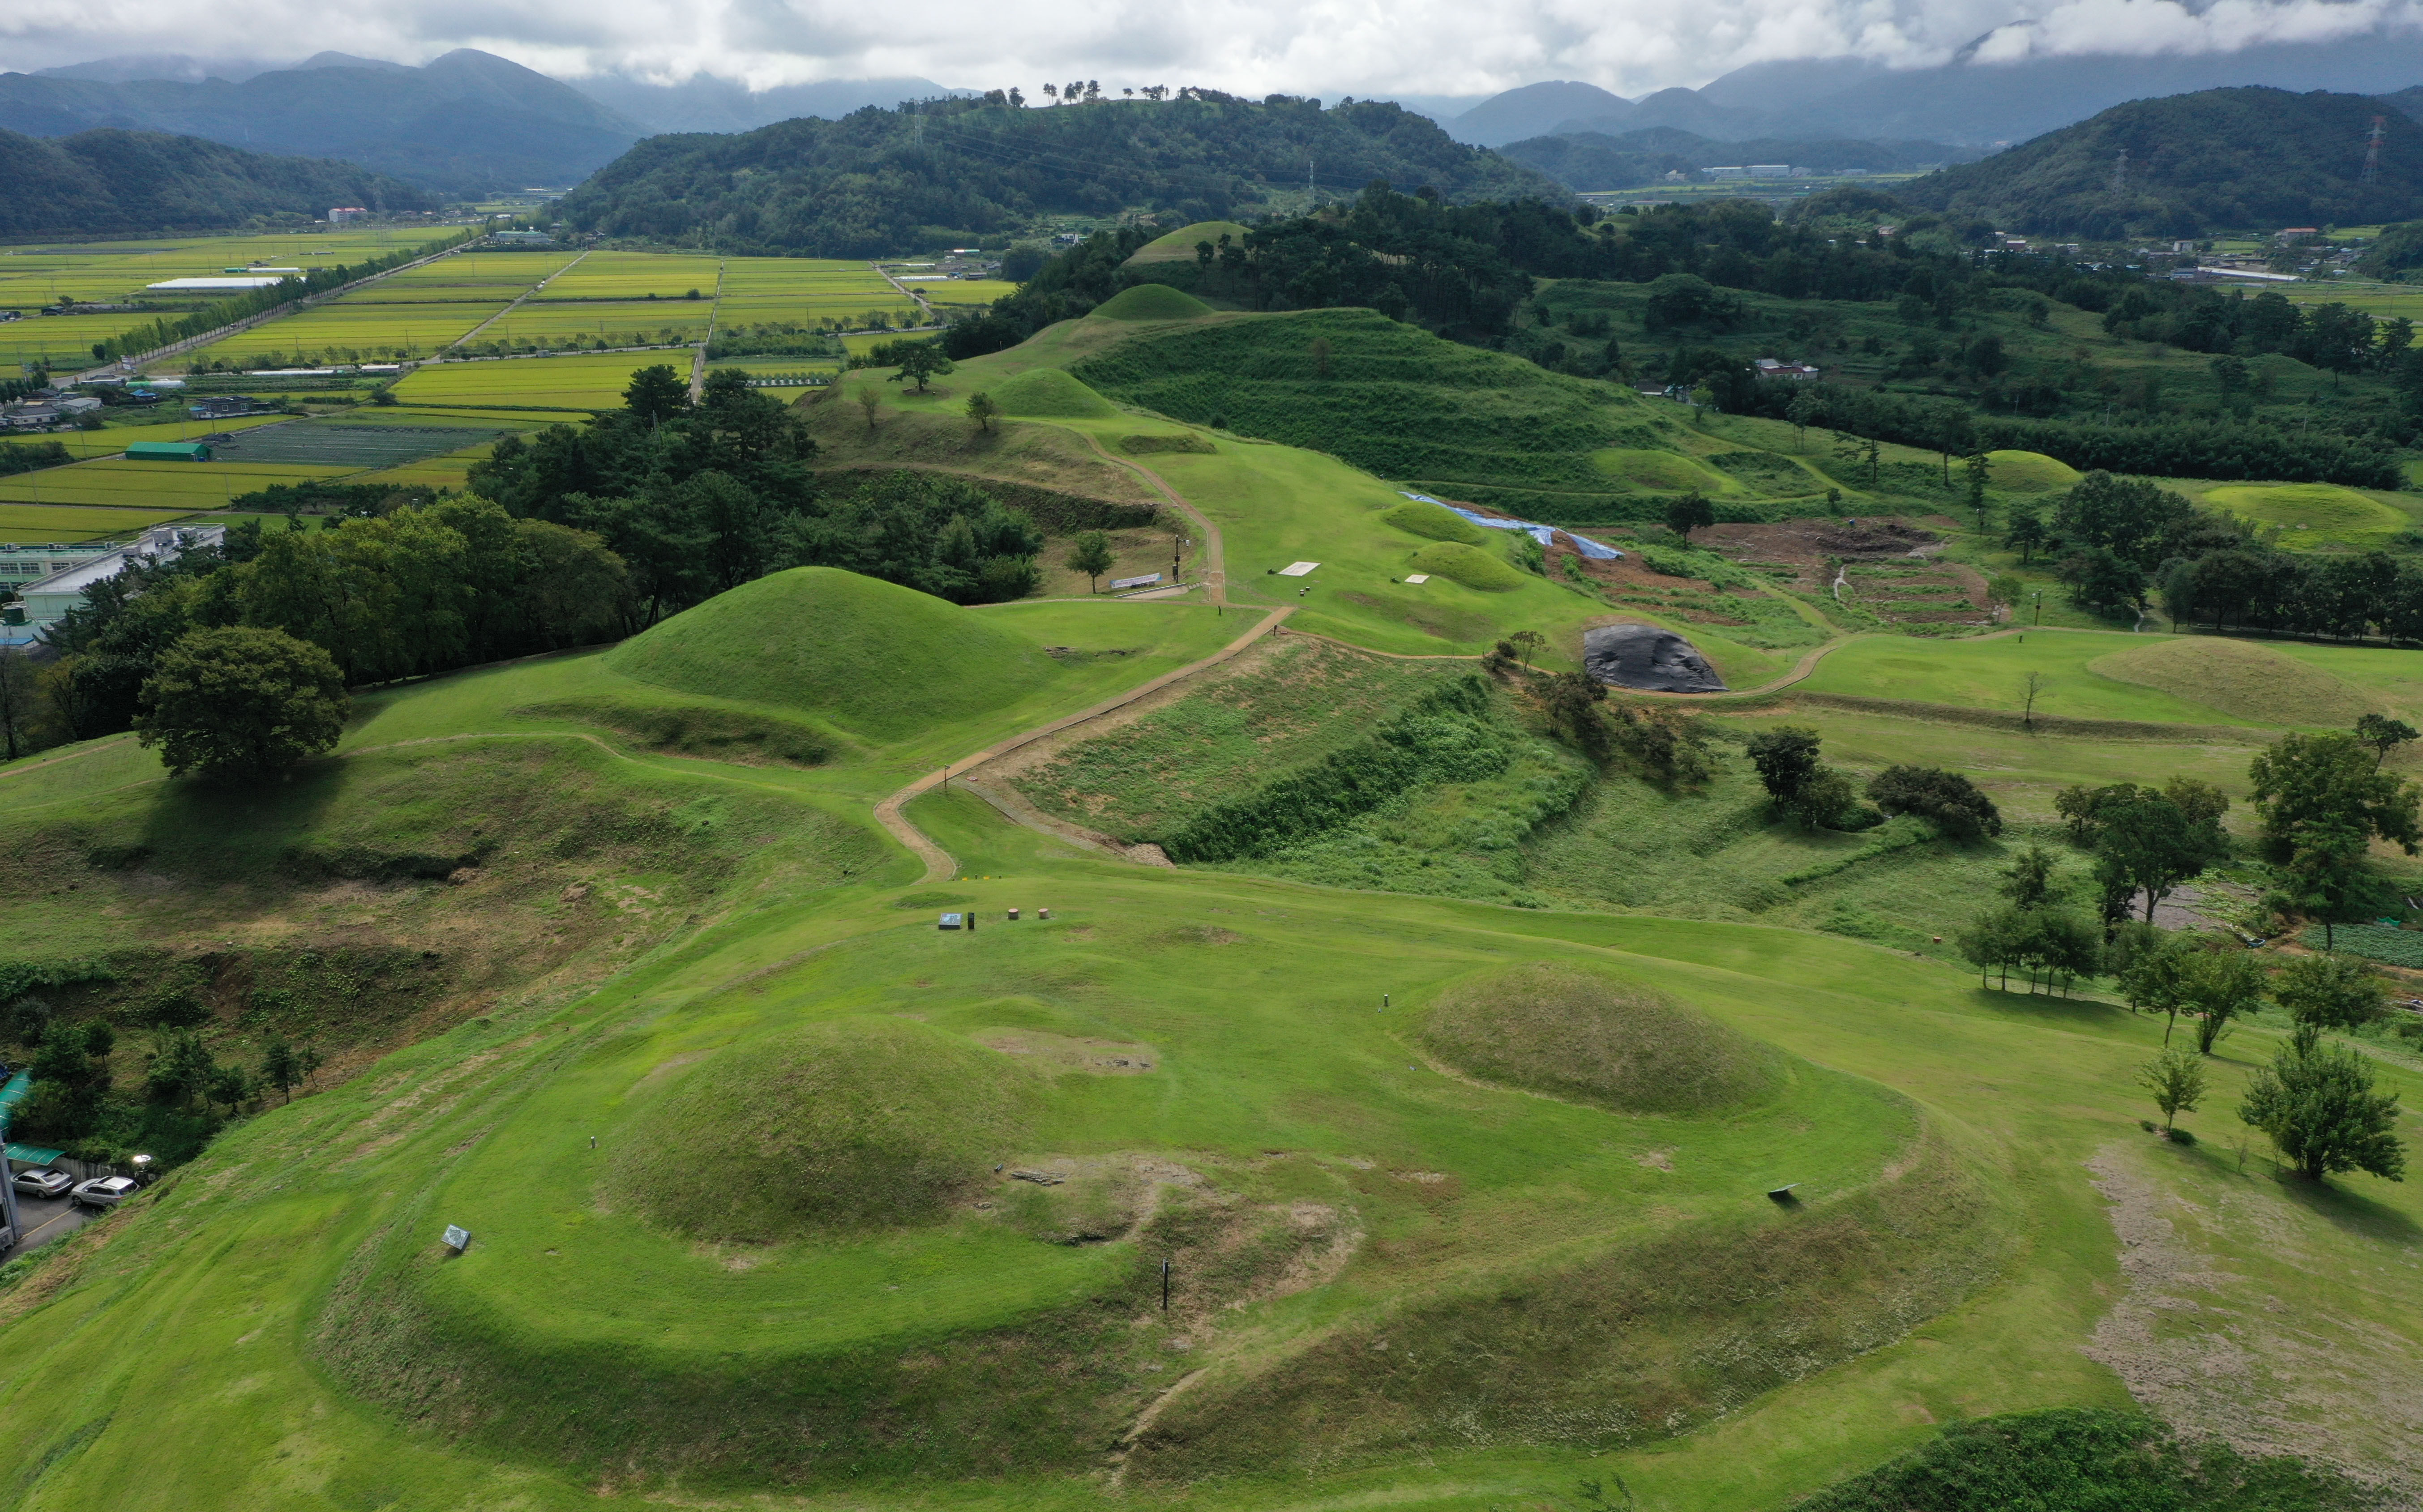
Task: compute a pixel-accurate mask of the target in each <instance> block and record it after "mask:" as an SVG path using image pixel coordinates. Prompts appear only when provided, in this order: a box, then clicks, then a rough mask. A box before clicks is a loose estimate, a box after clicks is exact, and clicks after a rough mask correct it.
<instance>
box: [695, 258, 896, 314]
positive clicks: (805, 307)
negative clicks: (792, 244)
mask: <svg viewBox="0 0 2423 1512" xmlns="http://www.w3.org/2000/svg"><path fill="white" fill-rule="evenodd" d="M870 313H879V314H881V315H882V317H883V319H884V320H886V321H887V322H890V323H894V324H901V323H907V322H909V321H911V320H914V319H915V318H916V316H915V302H914V301H913V300H911V299H909V298H907V297H906V296H904V295H903V294H902V293H901V292H900V291H899V290H897V289H895V288H894V287H893V286H892V284H891V282H890V281H889V280H887V279H886V278H885V277H884V276H882V275H881V274H879V273H877V272H876V271H875V270H874V269H873V268H871V267H869V266H867V265H866V264H865V263H863V262H841V261H832V260H823V259H814V258H733V259H730V260H727V261H726V262H725V263H724V265H723V292H722V296H721V299H719V300H718V301H717V304H716V312H715V322H716V325H717V326H718V328H719V329H722V330H727V331H738V330H743V329H746V328H748V327H751V326H757V325H766V324H802V325H809V326H820V325H839V326H857V325H867V324H872V323H873V322H872V321H870V320H869V319H868V316H869V314H870Z"/></svg>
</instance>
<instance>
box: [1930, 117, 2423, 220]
mask: <svg viewBox="0 0 2423 1512" xmlns="http://www.w3.org/2000/svg"><path fill="white" fill-rule="evenodd" d="M2376 116H2386V117H2387V118H2388V121H2387V126H2388V136H2387V140H2386V143H2385V145H2384V147H2383V150H2382V153H2381V167H2380V172H2379V174H2378V176H2377V178H2376V180H2375V181H2374V182H2371V183H2365V182H2363V181H2361V176H2362V174H2363V171H2364V160H2365V138H2366V134H2368V132H2369V131H2370V130H2371V128H2372V121H2373V118H2374V117H2376ZM2124 151H2125V152H2126V153H2127V154H2128V158H2127V161H2126V163H2125V164H2124V163H2123V162H2122V159H2121V155H2120V154H2121V153H2122V152H2124ZM1893 192H1894V193H1895V194H1896V195H1898V196H1899V197H1901V198H1903V199H1905V200H1907V201H1908V202H1909V203H1911V204H1913V205H1918V206H1922V207H1924V208H1925V209H1928V210H1940V211H1948V212H1952V213H1962V214H1969V215H1974V216H1978V217H1981V218H1984V219H1987V220H1990V221H1992V222H1993V223H1994V224H1995V226H1996V227H1997V228H2000V229H2003V230H2015V231H2024V232H2028V233H2030V234H2039V235H2059V236H2076V237H2083V238H2090V239H2095V240H2107V239H2119V238H2123V237H2131V236H2197V235H2202V234H2205V233H2207V232H2209V231H2213V230H2219V229H2225V228H2229V229H2240V228H2279V227H2283V226H2330V225H2338V226H2362V225H2368V224H2371V223H2374V222H2380V221H2400V220H2411V219H2413V218H2415V216H2416V214H2417V213H2423V125H2417V124H2416V123H2415V121H2414V120H2413V119H2411V118H2408V117H2406V116H2404V115H2402V114H2399V113H2398V112H2397V111H2396V110H2395V109H2394V108H2392V107H2390V106H2388V105H2387V104H2385V103H2384V102H2382V101H2378V100H2373V99H2370V98H2368V97H2367V96H2364V95H2345V94H2330V93H2327V92H2324V91H2320V90H2317V91H2315V92H2314V93H2312V94H2291V93H2289V92H2288V91H2287V90H2285V89H2259V88H2248V89H2206V90H2203V91H2201V92H2199V93H2196V94H2186V95H2173V96H2170V97H2168V98H2167V99H2162V100H2136V101H2131V102H2129V103H2128V104H2125V105H2114V107H2113V108H2111V109H2110V110H2107V111H2105V112H2103V114H2101V115H2099V116H2097V117H2095V118H2093V119H2091V120H2084V121H2081V122H2079V123H2078V124H2077V125H2075V126H2067V127H2064V128H2063V129H2062V130H2060V131H2057V132H2051V133H2048V134H2045V135H2043V136H2039V137H2037V138H2036V139H2035V140H2034V141H2032V142H2027V143H2024V144H2022V145H2020V146H2019V147H2015V148H2013V149H2011V150H2009V151H2007V152H2003V153H2000V154H1998V155H1996V156H1994V157H1990V158H1987V159H1986V160H1985V161H1984V162H1981V163H1969V164H1963V165H1959V166H1957V167H1951V168H1946V169H1944V170H1942V171H1941V172H1940V173H1931V174H1928V175H1927V176H1926V177H1925V178H1923V179H1915V180H1912V181H1910V182H1908V183H1907V184H1903V185H1899V186H1897V187H1896V188H1895V189H1894V191H1893Z"/></svg>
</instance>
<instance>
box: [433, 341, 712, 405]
mask: <svg viewBox="0 0 2423 1512" xmlns="http://www.w3.org/2000/svg"><path fill="white" fill-rule="evenodd" d="M665 365H667V359H666V357H665V355H663V354H656V353H647V352H627V353H601V354H595V355H589V356H569V357H508V358H502V359H500V360H498V361H495V362H445V363H436V364H433V365H432V366H429V367H426V368H422V369H420V370H419V371H417V372H415V373H413V374H412V376H410V377H408V378H406V379H404V382H402V383H400V384H398V385H396V387H395V395H396V398H398V399H399V400H402V401H404V402H406V403H412V404H421V405H429V404H457V405H471V406H483V405H484V406H490V407H498V406H501V407H506V408H513V409H568V410H589V409H613V408H617V407H619V406H620V405H621V404H622V402H623V389H624V387H625V386H626V385H627V384H629V383H630V381H631V374H633V373H634V372H637V371H638V370H641V368H649V367H658V366H665ZM670 366H672V367H673V369H674V370H675V371H677V372H681V373H682V374H683V375H684V376H685V377H687V376H688V367H689V363H688V360H687V357H686V355H685V354H673V360H672V362H671V364H670Z"/></svg>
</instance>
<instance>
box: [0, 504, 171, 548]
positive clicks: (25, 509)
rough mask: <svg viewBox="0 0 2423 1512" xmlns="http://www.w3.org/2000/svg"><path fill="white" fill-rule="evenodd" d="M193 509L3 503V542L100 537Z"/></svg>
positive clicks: (131, 531) (158, 522) (0, 538)
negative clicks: (103, 507) (143, 508)
mask: <svg viewBox="0 0 2423 1512" xmlns="http://www.w3.org/2000/svg"><path fill="white" fill-rule="evenodd" d="M192 512H193V511H191V510H173V509H172V510H141V509H93V508H90V507H84V506H75V505H58V504H0V546H5V547H9V548H13V547H15V546H16V545H18V544H20V543H33V542H53V541H100V540H104V539H109V538H114V537H119V536H132V535H135V534H136V533H138V532H140V531H143V530H147V529H149V528H151V527H152V526H155V525H166V524H167V523H168V522H169V521H170V520H179V519H182V518H184V517H185V516H186V515H188V514H190V513H192Z"/></svg>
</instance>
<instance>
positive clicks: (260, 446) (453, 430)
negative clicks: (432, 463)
mask: <svg viewBox="0 0 2423 1512" xmlns="http://www.w3.org/2000/svg"><path fill="white" fill-rule="evenodd" d="M495 435H496V429H495V428H494V427H491V426H464V425H447V426H435V425H347V424H345V423H343V422H342V421H341V420H315V421H310V422H308V423H305V424H301V425H281V426H278V427H277V428H276V429H275V430H270V431H256V432H254V433H251V434H249V435H239V436H235V437H233V438H232V439H230V440H228V441H225V442H222V443H220V444H219V445H218V446H217V447H216V448H214V453H215V460H214V462H213V463H212V464H211V465H221V464H232V465H236V466H240V467H248V466H252V465H258V464H264V463H267V464H277V465H301V466H309V467H347V468H353V467H397V466H402V465H406V464H409V463H416V462H422V461H425V460H427V459H429V458H431V457H437V456H443V455H444V454H446V453H447V452H450V451H459V450H462V449H464V448H466V447H472V446H478V445H480V444H482V443H483V442H486V441H489V440H492V439H493V438H494V437H495Z"/></svg>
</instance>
